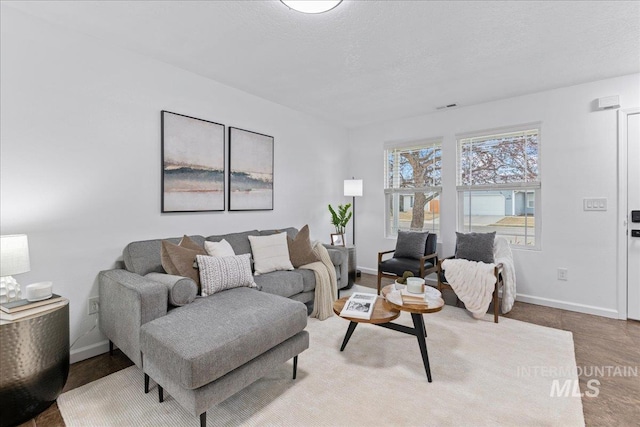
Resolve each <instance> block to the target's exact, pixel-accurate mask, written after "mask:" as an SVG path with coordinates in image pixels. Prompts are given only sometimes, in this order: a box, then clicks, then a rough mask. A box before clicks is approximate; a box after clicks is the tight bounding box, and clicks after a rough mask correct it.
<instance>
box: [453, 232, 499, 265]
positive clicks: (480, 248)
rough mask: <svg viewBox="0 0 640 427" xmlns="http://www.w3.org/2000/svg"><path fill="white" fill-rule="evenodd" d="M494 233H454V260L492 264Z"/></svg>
mask: <svg viewBox="0 0 640 427" xmlns="http://www.w3.org/2000/svg"><path fill="white" fill-rule="evenodd" d="M495 238H496V232H495V231H494V232H491V233H458V232H456V258H462V259H467V260H469V261H478V262H484V263H487V264H491V263H493V241H494V240H495Z"/></svg>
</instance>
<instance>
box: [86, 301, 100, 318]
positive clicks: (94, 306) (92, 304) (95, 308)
mask: <svg viewBox="0 0 640 427" xmlns="http://www.w3.org/2000/svg"><path fill="white" fill-rule="evenodd" d="M99 311H100V300H99V299H98V297H93V298H89V311H88V314H96V313H97V312H99Z"/></svg>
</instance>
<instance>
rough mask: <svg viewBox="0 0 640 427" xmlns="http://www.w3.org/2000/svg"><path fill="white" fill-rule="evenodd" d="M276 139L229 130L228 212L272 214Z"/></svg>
mask: <svg viewBox="0 0 640 427" xmlns="http://www.w3.org/2000/svg"><path fill="white" fill-rule="evenodd" d="M273 152H274V138H273V137H272V136H269V135H264V134H262V133H258V132H253V131H249V130H245V129H240V128H236V127H229V170H228V182H229V187H228V195H229V211H269V210H273V193H274V191H273V172H274V170H273V159H274V154H273Z"/></svg>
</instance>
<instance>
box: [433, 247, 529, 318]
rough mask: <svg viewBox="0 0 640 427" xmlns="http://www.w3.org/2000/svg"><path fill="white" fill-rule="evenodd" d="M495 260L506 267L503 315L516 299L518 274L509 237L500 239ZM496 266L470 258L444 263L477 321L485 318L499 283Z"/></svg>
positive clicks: (449, 278) (494, 253)
mask: <svg viewBox="0 0 640 427" xmlns="http://www.w3.org/2000/svg"><path fill="white" fill-rule="evenodd" d="M493 257H494V261H495V262H496V263H502V266H503V270H502V279H503V280H504V287H503V289H502V312H503V313H508V312H509V311H511V308H512V307H513V303H514V301H515V297H516V274H515V268H514V265H513V256H512V254H511V248H510V247H509V242H508V241H507V240H506V239H505V238H503V237H496V240H495V241H494V244H493ZM495 266H496V264H485V263H484V262H476V261H468V260H466V259H446V260H444V261H443V262H442V268H443V269H444V270H445V275H446V276H447V282H449V284H450V285H451V288H452V289H453V292H455V293H456V295H457V296H458V298H460V301H462V302H463V303H464V305H465V306H466V307H467V310H469V311H470V312H471V313H472V314H473V316H474V317H475V318H482V317H483V316H484V314H485V313H486V312H487V309H488V308H489V304H490V303H491V298H492V296H493V291H494V289H495V283H496V277H495V275H494V271H493V269H494V268H495Z"/></svg>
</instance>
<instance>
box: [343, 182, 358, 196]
mask: <svg viewBox="0 0 640 427" xmlns="http://www.w3.org/2000/svg"><path fill="white" fill-rule="evenodd" d="M344 195H345V196H349V197H360V196H362V180H361V179H345V180H344Z"/></svg>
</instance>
